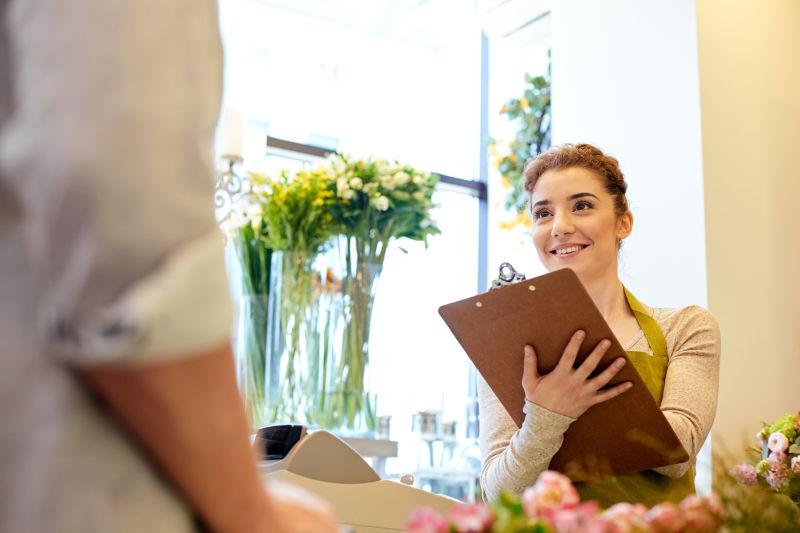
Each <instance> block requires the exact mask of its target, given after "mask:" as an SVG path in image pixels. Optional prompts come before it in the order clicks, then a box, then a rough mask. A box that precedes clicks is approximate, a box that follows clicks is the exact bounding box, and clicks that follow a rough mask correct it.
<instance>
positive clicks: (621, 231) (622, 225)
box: [617, 211, 633, 240]
mask: <svg viewBox="0 0 800 533" xmlns="http://www.w3.org/2000/svg"><path fill="white" fill-rule="evenodd" d="M632 231H633V213H631V212H630V211H625V213H624V214H622V215H620V216H618V217H617V239H620V240H622V239H624V238H626V237H627V236H628V235H630V234H631V232H632Z"/></svg>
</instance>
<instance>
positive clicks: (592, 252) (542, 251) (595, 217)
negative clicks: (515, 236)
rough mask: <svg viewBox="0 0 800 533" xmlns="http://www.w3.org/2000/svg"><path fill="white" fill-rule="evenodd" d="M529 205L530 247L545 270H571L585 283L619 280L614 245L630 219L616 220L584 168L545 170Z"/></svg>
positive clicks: (609, 200) (595, 178) (598, 183)
mask: <svg viewBox="0 0 800 533" xmlns="http://www.w3.org/2000/svg"><path fill="white" fill-rule="evenodd" d="M530 200H531V214H532V216H533V243H534V246H536V252H537V253H538V254H539V259H540V260H541V261H542V264H544V266H545V268H547V270H549V271H551V272H552V271H553V270H558V269H561V268H565V267H569V268H571V269H572V270H574V271H575V273H576V274H578V276H579V277H580V278H581V279H582V280H584V281H586V280H591V279H598V278H603V277H605V276H608V275H611V274H612V273H613V275H616V274H617V250H618V246H617V243H618V241H619V239H624V238H625V237H627V236H628V235H629V234H630V232H631V229H632V227H633V217H632V215H631V213H630V212H627V213H626V214H624V215H622V216H619V215H617V213H616V211H615V210H614V197H613V196H611V195H610V194H609V193H608V192H607V191H606V188H605V183H604V181H603V178H601V177H600V176H599V175H597V174H596V173H595V172H593V171H591V170H588V169H585V168H582V167H569V168H563V169H553V170H548V171H546V172H545V173H544V174H542V175H541V176H540V177H539V180H538V181H537V182H536V186H535V187H534V189H533V192H532V193H531V198H530Z"/></svg>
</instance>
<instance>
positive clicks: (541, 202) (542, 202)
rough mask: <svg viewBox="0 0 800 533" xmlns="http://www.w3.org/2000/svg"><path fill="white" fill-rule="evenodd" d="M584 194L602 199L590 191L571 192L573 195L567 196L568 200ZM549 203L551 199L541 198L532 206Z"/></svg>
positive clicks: (581, 196)
mask: <svg viewBox="0 0 800 533" xmlns="http://www.w3.org/2000/svg"><path fill="white" fill-rule="evenodd" d="M584 196H591V197H592V198H597V199H598V200H599V199H600V198H598V197H597V195H595V194H592V193H590V192H579V193H576V194H571V195H569V196H568V197H567V200H577V199H578V198H583V197H584ZM549 203H550V200H547V199H545V200H539V201H538V202H536V203H535V204H533V205H532V206H531V207H532V208H533V207H538V206H540V205H547V204H549Z"/></svg>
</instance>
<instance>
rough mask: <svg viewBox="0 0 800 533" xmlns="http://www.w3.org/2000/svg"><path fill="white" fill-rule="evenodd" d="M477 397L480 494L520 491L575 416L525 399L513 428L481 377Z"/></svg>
mask: <svg viewBox="0 0 800 533" xmlns="http://www.w3.org/2000/svg"><path fill="white" fill-rule="evenodd" d="M478 398H479V401H480V427H481V432H480V446H481V459H482V461H483V469H482V471H481V488H482V489H483V497H484V499H485V500H487V501H491V500H495V499H496V498H497V497H498V496H499V495H500V492H501V491H502V490H503V489H507V490H510V491H512V492H515V493H520V492H522V491H523V490H524V489H525V488H526V487H528V486H530V485H533V483H534V482H535V481H536V478H537V477H539V474H541V473H542V472H543V471H544V470H546V469H547V467H548V465H549V464H550V460H551V459H552V458H553V456H554V455H555V454H556V452H557V451H558V449H559V448H561V444H562V443H563V442H564V433H565V432H566V431H567V428H568V427H569V425H570V424H571V423H572V422H574V421H575V419H574V418H571V417H568V416H564V415H560V414H558V413H554V412H552V411H549V410H547V409H545V408H544V407H540V406H538V405H536V404H534V403H532V402H529V401H526V402H525V406H524V407H523V411H524V413H525V419H524V421H523V423H522V427H521V428H519V429H517V426H516V424H515V423H514V421H513V420H512V419H511V416H510V415H509V414H508V412H507V411H506V410H505V408H504V407H503V405H502V404H501V403H500V400H498V399H497V396H495V394H494V393H493V392H492V390H491V389H490V388H489V385H487V384H486V382H485V381H484V380H483V379H478Z"/></svg>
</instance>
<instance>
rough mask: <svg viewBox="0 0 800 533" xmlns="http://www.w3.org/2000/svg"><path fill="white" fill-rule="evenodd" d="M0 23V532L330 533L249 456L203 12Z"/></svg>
mask: <svg viewBox="0 0 800 533" xmlns="http://www.w3.org/2000/svg"><path fill="white" fill-rule="evenodd" d="M0 17H1V18H0V20H1V21H2V27H1V28H0V89H1V90H2V94H0V121H2V122H1V124H2V135H1V136H0V339H2V348H0V350H1V351H2V355H1V356H0V361H2V363H1V364H2V369H0V471H2V476H0V530H1V531H4V532H36V531H43V532H44V531H55V532H61V531H64V532H71V531H75V532H84V533H85V532H92V531H103V532H114V531H120V532H126V531H131V532H133V531H137V532H140V531H147V532H161V531H164V532H167V531H168V532H180V531H192V530H195V529H197V528H198V527H200V528H207V529H210V530H213V531H231V532H235V531H286V532H290V531H292V532H294V531H335V528H336V526H335V524H334V521H333V518H332V515H331V512H330V511H329V510H328V508H327V507H325V506H324V505H322V504H320V503H317V502H314V501H311V500H310V499H304V498H303V497H300V498H294V497H288V496H286V495H285V494H284V493H283V492H280V493H279V492H278V491H271V492H272V496H268V494H267V492H266V491H265V490H264V488H263V486H262V483H261V480H260V478H259V476H258V473H257V471H256V468H255V461H254V458H253V456H252V453H251V451H250V449H249V443H248V436H247V425H246V421H245V418H244V414H243V411H242V406H241V402H240V400H239V397H238V392H237V389H236V383H235V379H234V373H233V364H232V357H231V354H230V349H229V342H228V340H227V331H228V328H229V326H230V316H231V309H230V303H229V298H228V295H227V285H226V282H225V277H224V266H223V257H222V237H221V235H220V233H219V232H218V231H217V229H216V228H215V227H214V221H213V211H212V200H211V199H212V176H213V171H212V170H213V169H212V166H213V165H212V163H213V161H212V157H211V155H210V154H211V139H212V137H213V130H214V124H215V121H216V117H217V113H218V107H219V101H220V72H221V50H220V42H219V35H218V26H217V7H216V3H215V2H214V1H212V0H180V1H177V0H176V1H170V2H164V1H163V0H131V1H121V0H120V1H108V0H82V1H79V2H60V1H50V2H47V1H30V0H29V1H22V0H20V1H18V0H0ZM282 494H284V495H282Z"/></svg>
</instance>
